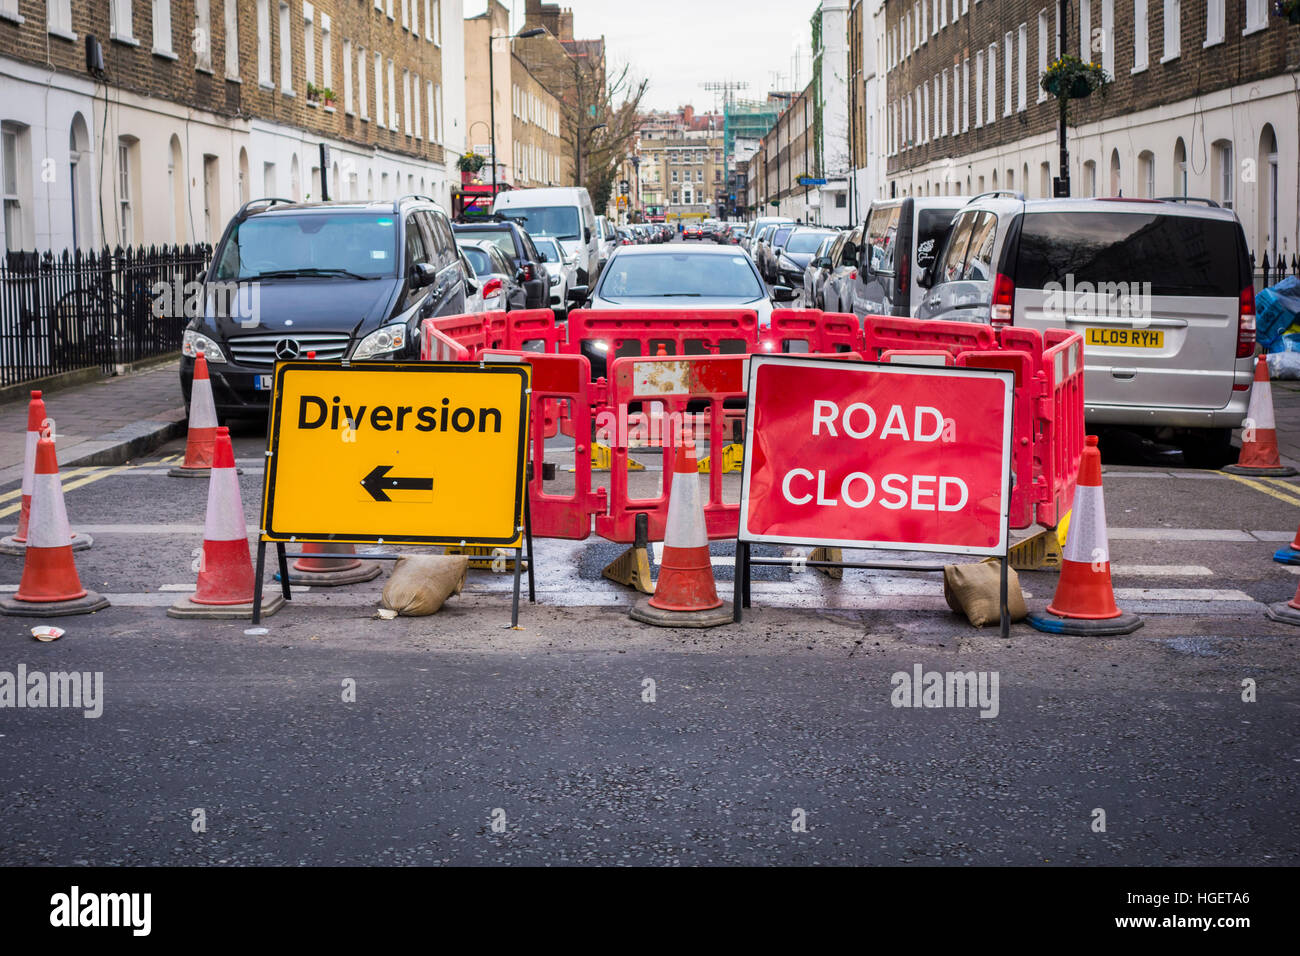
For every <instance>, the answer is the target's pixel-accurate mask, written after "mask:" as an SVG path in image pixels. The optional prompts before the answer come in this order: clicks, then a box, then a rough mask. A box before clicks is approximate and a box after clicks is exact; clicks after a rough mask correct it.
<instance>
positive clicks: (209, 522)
mask: <svg viewBox="0 0 1300 956" xmlns="http://www.w3.org/2000/svg"><path fill="white" fill-rule="evenodd" d="M247 537H248V528H247V527H246V526H245V525H244V505H243V502H242V501H240V499H239V478H238V477H236V475H235V469H233V468H213V469H212V478H211V479H210V480H209V481H208V513H207V517H206V519H205V520H204V522H203V540H204V541H242V540H243V539H244V538H247Z"/></svg>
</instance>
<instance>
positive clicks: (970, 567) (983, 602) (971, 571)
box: [943, 558, 1029, 627]
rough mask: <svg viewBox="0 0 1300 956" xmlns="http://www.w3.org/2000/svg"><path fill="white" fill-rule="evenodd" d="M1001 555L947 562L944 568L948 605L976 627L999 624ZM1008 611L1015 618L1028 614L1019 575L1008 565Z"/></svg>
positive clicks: (1000, 617) (945, 593)
mask: <svg viewBox="0 0 1300 956" xmlns="http://www.w3.org/2000/svg"><path fill="white" fill-rule="evenodd" d="M999 564H1000V561H999V559H998V558H988V559H987V560H984V561H980V562H979V563H978V564H948V565H945V566H944V569H943V598H944V600H945V601H947V602H948V606H949V607H950V608H952V609H953V611H955V612H956V613H958V614H965V615H966V619H967V620H968V621H970V622H971V623H972V624H974V625H975V626H976V627H983V626H984V625H985V624H997V623H998V622H999V621H1000V620H1001V619H1002V615H1001V612H1000V610H999V606H998V595H999V594H1000V593H1001V587H1002V569H1001V567H1000V566H999ZM1007 613H1008V614H1010V615H1011V620H1012V621H1023V620H1024V619H1025V618H1026V617H1028V616H1029V608H1027V607H1025V596H1024V594H1022V593H1021V592H1020V576H1019V575H1017V574H1016V569H1015V568H1010V567H1009V568H1007Z"/></svg>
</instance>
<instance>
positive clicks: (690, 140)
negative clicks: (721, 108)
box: [636, 106, 727, 223]
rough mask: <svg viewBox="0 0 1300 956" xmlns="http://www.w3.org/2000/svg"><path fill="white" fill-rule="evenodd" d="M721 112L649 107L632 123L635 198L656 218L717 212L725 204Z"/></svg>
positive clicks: (675, 218) (669, 219)
mask: <svg viewBox="0 0 1300 956" xmlns="http://www.w3.org/2000/svg"><path fill="white" fill-rule="evenodd" d="M723 126H724V122H723V117H722V115H721V114H719V113H696V112H695V107H693V106H683V107H680V108H679V109H677V110H652V111H650V112H649V113H646V114H644V115H643V116H641V118H640V119H639V121H638V124H637V148H636V151H637V155H639V156H640V160H641V161H640V165H639V167H637V170H636V173H637V175H639V177H640V201H641V207H642V208H643V209H644V210H645V211H646V215H647V216H648V217H649V218H651V219H653V220H655V221H661V220H663V221H667V222H670V223H671V222H677V221H678V220H681V219H705V218H710V217H715V216H716V217H721V216H722V215H724V214H725V210H726V207H727V164H726V153H725V151H724V150H725V140H724V137H723Z"/></svg>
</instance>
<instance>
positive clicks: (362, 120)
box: [361, 116, 370, 123]
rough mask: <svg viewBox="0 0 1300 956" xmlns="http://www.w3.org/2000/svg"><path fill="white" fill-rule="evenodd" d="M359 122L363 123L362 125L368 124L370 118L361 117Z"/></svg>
mask: <svg viewBox="0 0 1300 956" xmlns="http://www.w3.org/2000/svg"><path fill="white" fill-rule="evenodd" d="M361 122H363V123H369V122H370V117H369V116H362V117H361Z"/></svg>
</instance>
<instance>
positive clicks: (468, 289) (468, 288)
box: [465, 276, 478, 295]
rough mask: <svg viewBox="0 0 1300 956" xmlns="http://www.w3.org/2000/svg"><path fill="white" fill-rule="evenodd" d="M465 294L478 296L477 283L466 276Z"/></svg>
mask: <svg viewBox="0 0 1300 956" xmlns="http://www.w3.org/2000/svg"><path fill="white" fill-rule="evenodd" d="M465 294H466V295H478V283H477V282H475V281H474V280H473V279H471V278H469V277H468V276H466V277H465Z"/></svg>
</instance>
